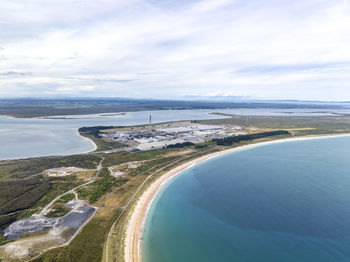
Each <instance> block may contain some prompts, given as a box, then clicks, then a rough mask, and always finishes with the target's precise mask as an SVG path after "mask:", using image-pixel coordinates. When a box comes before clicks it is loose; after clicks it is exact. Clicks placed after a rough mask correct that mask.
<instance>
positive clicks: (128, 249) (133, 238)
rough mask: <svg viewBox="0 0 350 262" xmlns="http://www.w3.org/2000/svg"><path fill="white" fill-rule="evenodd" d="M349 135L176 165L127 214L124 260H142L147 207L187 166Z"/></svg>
mask: <svg viewBox="0 0 350 262" xmlns="http://www.w3.org/2000/svg"><path fill="white" fill-rule="evenodd" d="M344 136H350V134H338V135H324V136H323V135H317V136H305V137H293V138H285V139H278V140H272V141H265V142H258V143H253V144H249V145H244V146H238V147H234V148H230V149H226V150H223V151H219V152H215V153H212V154H209V155H205V156H202V157H199V158H197V159H194V160H191V161H188V162H186V163H184V164H182V165H180V166H177V167H175V168H173V169H171V170H169V171H168V172H167V173H165V174H164V175H162V176H161V177H159V178H158V179H157V180H156V181H154V182H153V183H152V184H151V185H150V186H149V187H148V188H147V189H146V191H144V192H143V194H142V195H141V197H140V198H139V199H138V200H137V202H136V205H135V208H134V210H133V211H132V213H131V214H130V215H129V218H128V222H127V226H126V231H125V234H126V236H125V241H124V262H142V252H141V249H142V235H143V232H144V226H145V222H146V218H147V215H148V212H149V209H150V207H151V205H152V203H153V201H154V199H155V198H156V196H157V195H158V194H159V192H160V190H161V189H162V188H163V187H164V186H165V185H166V184H168V183H169V182H170V181H171V180H172V179H174V178H175V177H176V176H177V175H179V174H180V173H182V172H183V171H185V170H186V169H188V168H191V167H193V166H194V165H197V164H199V163H202V162H205V161H207V160H209V159H212V158H216V157H219V156H222V155H225V154H229V153H233V152H238V151H241V150H245V149H251V148H255V147H260V146H264V145H269V144H277V143H284V142H289V141H302V140H311V139H323V138H334V137H344Z"/></svg>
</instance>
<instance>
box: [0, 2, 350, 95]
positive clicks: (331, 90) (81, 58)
mask: <svg viewBox="0 0 350 262" xmlns="http://www.w3.org/2000/svg"><path fill="white" fill-rule="evenodd" d="M20 96H22V97H28V96H31V97H36V96H38V97H39V96H40V97H50V96H55V97H57V96H99V97H136V98H167V99H175V98H183V97H188V96H240V97H247V98H254V99H306V100H310V99H312V100H350V0H293V1H291V0H264V1H261V0H91V1H90V0H76V1H73V0H50V1H47V0H26V1H23V0H1V1H0V97H20Z"/></svg>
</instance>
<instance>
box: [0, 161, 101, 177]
mask: <svg viewBox="0 0 350 262" xmlns="http://www.w3.org/2000/svg"><path fill="white" fill-rule="evenodd" d="M99 161H100V157H98V156H95V155H73V156H63V157H40V158H31V159H23V160H13V161H0V163H1V164H0V182H1V181H10V180H20V179H25V178H28V177H30V176H33V175H36V174H39V173H41V172H43V171H45V170H47V169H50V168H58V167H71V166H74V167H80V168H87V169H95V168H96V167H97V165H98V164H99Z"/></svg>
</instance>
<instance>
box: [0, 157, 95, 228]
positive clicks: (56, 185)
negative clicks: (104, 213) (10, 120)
mask: <svg viewBox="0 0 350 262" xmlns="http://www.w3.org/2000/svg"><path fill="white" fill-rule="evenodd" d="M99 161H100V157H98V156H93V155H76V156H67V157H45V158H44V157H42V158H33V159H24V160H12V161H1V162H0V230H1V229H3V228H4V227H6V226H7V225H9V224H10V223H12V222H13V221H15V220H18V219H21V218H24V217H28V216H31V215H32V214H33V213H35V212H37V211H38V210H40V209H41V208H42V207H43V206H45V205H46V204H47V203H49V202H50V201H51V200H52V199H54V198H55V197H56V196H58V195H60V194H62V193H64V192H66V191H68V190H69V189H72V188H74V187H75V186H77V185H79V184H82V183H83V182H84V181H85V179H84V178H80V175H79V174H76V175H70V176H67V177H46V176H45V175H44V174H43V171H45V170H46V169H50V168H57V167H62V166H65V167H69V166H76V167H81V168H87V169H94V168H96V166H97V165H98V163H99ZM85 173H86V172H85Z"/></svg>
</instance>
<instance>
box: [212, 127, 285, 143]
mask: <svg viewBox="0 0 350 262" xmlns="http://www.w3.org/2000/svg"><path fill="white" fill-rule="evenodd" d="M278 135H290V133H289V132H288V131H284V130H277V131H271V132H263V133H257V134H250V135H241V136H230V137H225V138H220V139H213V140H212V142H214V143H216V144H217V145H219V146H230V145H232V144H233V143H239V142H241V141H247V140H253V139H257V138H263V137H269V136H278Z"/></svg>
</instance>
